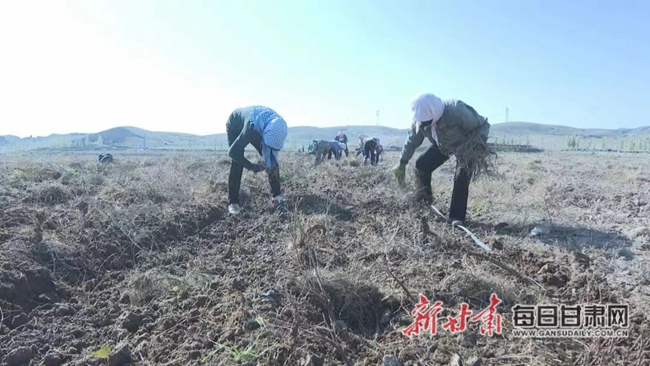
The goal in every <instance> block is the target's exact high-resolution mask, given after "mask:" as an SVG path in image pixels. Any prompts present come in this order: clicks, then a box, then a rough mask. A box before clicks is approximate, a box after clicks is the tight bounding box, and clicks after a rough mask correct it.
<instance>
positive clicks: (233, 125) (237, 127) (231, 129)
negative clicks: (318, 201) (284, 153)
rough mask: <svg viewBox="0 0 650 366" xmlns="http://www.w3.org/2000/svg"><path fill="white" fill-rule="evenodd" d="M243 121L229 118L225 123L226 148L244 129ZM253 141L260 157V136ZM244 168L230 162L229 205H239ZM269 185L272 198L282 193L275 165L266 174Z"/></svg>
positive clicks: (277, 168)
mask: <svg viewBox="0 0 650 366" xmlns="http://www.w3.org/2000/svg"><path fill="white" fill-rule="evenodd" d="M244 126H245V121H243V120H242V119H240V118H233V117H232V116H231V118H230V119H228V122H227V123H226V134H227V135H228V147H230V146H232V144H233V143H234V142H235V140H236V139H237V137H239V135H240V134H241V133H242V130H243V129H244ZM255 134H257V132H255ZM255 137H256V138H255V139H254V140H255V141H249V143H250V144H252V145H253V146H254V147H255V149H256V150H257V152H258V153H259V154H260V156H261V155H262V136H259V139H258V138H257V136H255ZM243 171H244V167H243V166H242V165H240V164H238V163H236V162H235V161H234V160H232V161H231V162H230V175H229V176H228V201H229V204H237V205H238V204H239V191H240V189H241V178H242V173H243ZM267 173H268V177H269V184H270V185H271V193H272V194H273V197H277V196H279V195H280V194H281V193H282V191H281V189H280V169H279V166H278V165H277V164H276V165H275V167H274V168H273V169H271V170H269V171H268V172H267Z"/></svg>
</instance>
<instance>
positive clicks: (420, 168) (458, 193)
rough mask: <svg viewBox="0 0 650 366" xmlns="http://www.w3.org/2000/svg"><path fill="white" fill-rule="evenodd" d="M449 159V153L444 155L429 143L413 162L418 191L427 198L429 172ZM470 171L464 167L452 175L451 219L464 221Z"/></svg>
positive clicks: (428, 196) (429, 191) (429, 186)
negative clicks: (428, 146)
mask: <svg viewBox="0 0 650 366" xmlns="http://www.w3.org/2000/svg"><path fill="white" fill-rule="evenodd" d="M447 160H449V155H445V154H443V153H442V151H440V149H439V148H438V146H436V145H435V144H433V145H431V147H430V148H429V149H427V151H425V152H424V154H422V155H421V156H420V157H419V158H418V159H417V160H416V162H415V171H416V179H417V180H418V183H419V184H418V185H419V187H418V188H419V189H421V190H423V192H418V193H419V194H422V195H424V196H425V197H426V198H427V199H431V198H432V196H433V194H432V192H431V174H432V173H433V172H434V171H435V170H436V169H438V168H439V167H440V166H441V165H442V164H444V163H445V162H446V161H447ZM471 178H472V177H471V173H470V172H469V171H467V170H466V169H461V170H460V172H459V173H458V174H456V176H455V177H454V189H453V192H452V194H451V207H450V208H449V218H450V219H452V220H460V221H465V216H466V215H467V200H468V198H469V184H470V181H471Z"/></svg>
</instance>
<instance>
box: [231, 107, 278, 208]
mask: <svg viewBox="0 0 650 366" xmlns="http://www.w3.org/2000/svg"><path fill="white" fill-rule="evenodd" d="M226 133H227V135H228V146H229V149H228V156H230V158H231V159H232V162H231V164H230V175H229V177H228V196H229V197H228V198H229V206H228V211H229V212H230V213H231V214H233V215H236V214H238V213H239V212H240V210H241V209H240V207H239V190H240V187H241V178H242V172H243V169H244V168H246V169H247V170H250V171H252V172H253V173H259V172H261V171H263V170H266V171H267V173H268V177H269V183H270V185H271V193H272V194H273V200H274V201H275V202H277V203H281V202H284V201H285V200H286V199H285V198H284V196H283V195H282V191H281V189H280V164H279V160H278V153H279V152H280V150H282V148H283V147H284V142H285V140H286V138H287V123H286V122H285V121H284V119H283V118H282V117H281V116H280V115H278V114H277V113H276V112H275V111H274V110H272V109H270V108H267V107H263V106H251V107H243V108H238V109H235V110H234V111H233V112H232V113H231V114H230V117H229V118H228V122H227V123H226ZM248 144H251V145H253V146H254V147H255V149H256V150H257V152H258V153H259V154H260V155H261V156H262V157H263V158H264V164H253V163H251V162H250V161H249V160H248V159H246V158H245V157H244V148H245V147H246V146H248Z"/></svg>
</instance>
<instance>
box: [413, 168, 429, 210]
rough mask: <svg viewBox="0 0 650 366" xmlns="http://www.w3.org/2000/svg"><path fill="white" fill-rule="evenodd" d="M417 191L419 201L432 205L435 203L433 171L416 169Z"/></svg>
mask: <svg viewBox="0 0 650 366" xmlns="http://www.w3.org/2000/svg"><path fill="white" fill-rule="evenodd" d="M415 193H416V198H417V200H418V201H421V202H423V203H425V204H426V205H430V204H432V203H433V194H432V193H431V173H429V174H427V173H424V172H421V171H419V170H417V169H416V170H415Z"/></svg>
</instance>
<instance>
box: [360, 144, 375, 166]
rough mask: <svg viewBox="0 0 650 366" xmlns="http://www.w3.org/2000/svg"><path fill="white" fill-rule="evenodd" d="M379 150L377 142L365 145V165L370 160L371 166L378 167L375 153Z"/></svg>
mask: <svg viewBox="0 0 650 366" xmlns="http://www.w3.org/2000/svg"><path fill="white" fill-rule="evenodd" d="M376 150H377V142H376V141H375V140H370V141H368V142H366V143H365V144H364V145H363V156H364V159H363V163H364V164H365V163H366V162H367V161H368V159H370V165H376V164H377V163H376V162H375V159H376V158H375V151H376Z"/></svg>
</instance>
